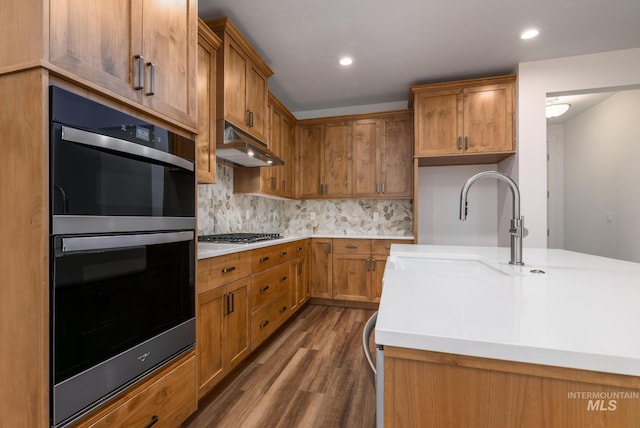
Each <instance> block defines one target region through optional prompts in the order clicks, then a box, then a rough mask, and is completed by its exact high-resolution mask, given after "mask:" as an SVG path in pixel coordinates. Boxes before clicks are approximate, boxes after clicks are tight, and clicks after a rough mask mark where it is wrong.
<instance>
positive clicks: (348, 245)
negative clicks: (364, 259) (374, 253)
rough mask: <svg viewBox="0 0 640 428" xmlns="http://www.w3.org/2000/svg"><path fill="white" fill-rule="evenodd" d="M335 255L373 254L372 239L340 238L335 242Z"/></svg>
mask: <svg viewBox="0 0 640 428" xmlns="http://www.w3.org/2000/svg"><path fill="white" fill-rule="evenodd" d="M333 253H334V254H360V255H366V256H368V255H370V254H371V240H370V239H348V238H340V239H334V240H333Z"/></svg>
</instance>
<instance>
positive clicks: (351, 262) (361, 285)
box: [332, 252, 373, 302]
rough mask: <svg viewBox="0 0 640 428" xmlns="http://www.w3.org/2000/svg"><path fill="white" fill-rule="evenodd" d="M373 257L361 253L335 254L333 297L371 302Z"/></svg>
mask: <svg viewBox="0 0 640 428" xmlns="http://www.w3.org/2000/svg"><path fill="white" fill-rule="evenodd" d="M371 269H372V267H371V257H370V256H369V255H368V254H367V255H361V254H338V253H337V252H335V253H334V255H333V287H332V290H333V298H334V299H338V300H352V301H363V302H370V301H371V300H372V298H373V296H372V290H371Z"/></svg>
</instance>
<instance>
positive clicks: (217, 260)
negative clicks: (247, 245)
mask: <svg viewBox="0 0 640 428" xmlns="http://www.w3.org/2000/svg"><path fill="white" fill-rule="evenodd" d="M250 274H251V253H250V252H248V251H243V252H239V253H233V254H228V255H225V256H219V257H212V258H209V259H204V260H200V261H198V285H197V291H198V293H203V292H205V291H208V290H211V289H213V288H216V287H219V286H221V285H223V284H228V283H230V282H232V281H235V280H237V279H240V278H244V277H247V276H249V275H250Z"/></svg>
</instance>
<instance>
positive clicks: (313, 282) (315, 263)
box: [309, 238, 333, 299]
mask: <svg viewBox="0 0 640 428" xmlns="http://www.w3.org/2000/svg"><path fill="white" fill-rule="evenodd" d="M332 245H333V243H332V239H325V238H313V239H312V240H311V261H310V277H309V282H310V286H311V297H320V298H327V299H331V298H333V290H332V284H333V271H332V266H333V262H332Z"/></svg>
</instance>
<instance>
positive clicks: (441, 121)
mask: <svg viewBox="0 0 640 428" xmlns="http://www.w3.org/2000/svg"><path fill="white" fill-rule="evenodd" d="M415 98H416V99H415V102H414V105H415V108H414V115H415V124H416V126H415V127H416V129H415V131H416V135H415V137H416V140H415V154H416V156H433V155H442V154H454V153H462V132H463V127H462V92H461V90H459V89H452V90H442V91H426V92H420V93H417V94H416V95H415Z"/></svg>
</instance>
